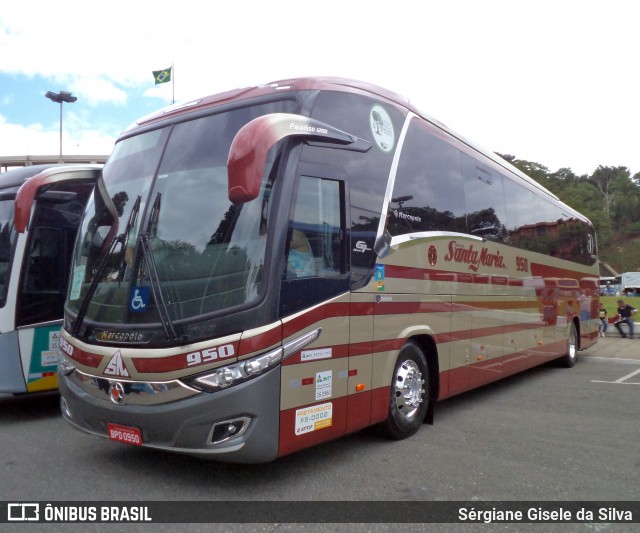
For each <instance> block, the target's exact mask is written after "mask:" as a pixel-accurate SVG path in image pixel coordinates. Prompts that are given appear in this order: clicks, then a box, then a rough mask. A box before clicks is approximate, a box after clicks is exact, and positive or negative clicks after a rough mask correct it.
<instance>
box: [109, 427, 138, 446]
mask: <svg viewBox="0 0 640 533" xmlns="http://www.w3.org/2000/svg"><path fill="white" fill-rule="evenodd" d="M107 433H108V435H109V438H110V439H111V440H115V441H116V442H124V443H125V444H133V445H134V446H142V432H141V431H140V430H139V429H138V428H133V427H130V426H121V425H120V424H107Z"/></svg>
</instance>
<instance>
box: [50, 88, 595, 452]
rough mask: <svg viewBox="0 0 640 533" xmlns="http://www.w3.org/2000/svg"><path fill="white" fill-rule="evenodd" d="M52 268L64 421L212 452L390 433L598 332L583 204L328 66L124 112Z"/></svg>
mask: <svg viewBox="0 0 640 533" xmlns="http://www.w3.org/2000/svg"><path fill="white" fill-rule="evenodd" d="M141 147H144V149H143V150H142V149H141ZM185 147H187V148H185ZM143 169H147V170H143ZM221 191H226V192H223V193H222V194H221ZM194 221H197V222H194ZM69 287H70V290H69V293H68V295H67V300H66V304H65V317H64V325H63V329H62V332H61V338H60V351H61V353H62V356H61V362H60V369H59V376H60V391H61V403H62V413H63V416H64V418H65V420H66V421H67V422H69V423H70V424H71V425H73V426H75V427H76V428H78V429H80V430H83V431H85V432H87V433H91V434H94V435H100V436H102V437H105V438H108V439H111V440H113V441H116V442H121V443H125V444H133V445H136V446H143V447H152V448H158V449H162V450H167V451H175V452H179V453H187V454H193V455H198V456H202V457H207V458H211V459H216V460H221V461H235V462H264V461H271V460H274V459H276V458H278V457H281V456H283V455H287V454H289V453H293V452H296V451H299V450H302V449H304V448H307V447H310V446H314V445H316V444H318V443H321V442H325V441H328V440H331V439H335V438H338V437H340V436H343V435H346V434H348V433H352V432H355V431H358V430H360V429H362V428H365V427H368V426H377V428H378V429H379V430H380V432H381V433H383V434H386V435H387V436H389V437H390V438H393V439H403V438H406V437H409V436H411V435H413V434H414V433H415V432H416V431H418V430H419V429H420V427H421V426H422V424H423V423H424V422H428V423H433V421H434V413H435V406H436V404H437V402H438V401H439V400H442V399H444V398H448V397H451V396H453V395H456V394H459V393H463V392H465V391H468V390H470V389H473V388H476V387H479V386H481V385H484V384H486V383H490V382H492V381H495V380H498V379H501V378H503V377H505V376H508V375H511V374H513V373H515V372H519V371H522V370H524V369H526V368H530V367H532V366H534V365H538V364H541V363H543V362H546V361H550V360H557V361H558V362H560V363H561V364H563V365H564V366H567V367H571V366H573V365H574V364H575V362H576V355H577V352H578V350H580V349H582V348H585V347H587V346H589V345H591V344H592V343H594V342H595V341H596V338H597V324H596V320H597V319H596V315H597V312H596V311H597V307H598V298H597V288H598V269H597V256H596V250H595V239H594V232H593V226H592V225H591V223H590V222H589V221H588V220H587V219H586V218H585V217H583V216H582V215H580V214H579V213H577V212H576V211H575V210H573V209H571V208H570V207H569V206H567V205H565V204H563V203H562V202H560V200H559V199H558V198H557V197H555V196H554V195H553V194H551V193H550V192H549V191H547V190H546V189H544V188H542V187H541V186H540V185H538V184H537V183H536V182H534V181H533V180H531V179H530V178H529V177H527V176H526V175H525V174H523V173H522V172H520V171H519V170H517V169H516V168H514V167H513V166H511V165H510V164H509V163H508V162H507V161H505V160H503V159H502V158H500V157H499V156H497V155H495V154H493V153H491V152H486V151H483V150H482V149H480V148H477V147H474V146H472V145H470V144H469V143H467V142H466V141H463V140H462V139H461V138H460V137H458V136H457V135H456V134H455V133H454V132H452V131H450V130H448V129H447V128H446V127H444V126H443V125H442V124H440V123H435V122H433V121H430V120H429V119H428V118H427V117H425V116H423V115H422V114H421V113H420V112H419V111H418V110H417V109H416V108H414V107H413V106H412V105H411V104H410V103H409V101H408V100H406V99H405V98H403V97H400V96H398V95H396V94H393V93H391V92H389V91H387V90H385V89H382V88H379V87H374V86H371V85H368V84H365V83H359V82H353V81H350V80H343V79H333V78H302V79H294V80H285V81H282V82H276V83H272V84H268V85H263V86H260V87H253V88H247V89H242V90H237V91H231V92H228V93H225V94H222V95H213V96H210V97H206V98H202V99H199V100H197V101H194V102H190V103H188V104H187V105H184V106H180V107H178V108H169V109H167V110H164V111H161V112H158V113H156V114H154V115H151V116H149V117H146V118H144V119H142V120H141V121H139V122H138V123H136V124H135V125H134V126H132V127H131V128H129V129H128V130H127V131H126V132H124V133H123V135H122V136H121V137H120V138H119V139H118V141H117V144H116V149H115V151H114V153H113V155H112V156H111V157H110V159H109V164H108V165H107V166H106V168H105V169H104V172H103V174H102V176H100V178H99V179H98V180H97V182H96V186H95V188H94V190H93V195H92V197H91V199H90V201H89V203H88V207H87V209H86V211H85V213H84V216H83V220H82V223H81V226H80V231H79V233H78V237H77V241H76V245H75V251H74V255H73V259H72V264H71V280H70V283H69ZM549 371H552V370H551V369H549Z"/></svg>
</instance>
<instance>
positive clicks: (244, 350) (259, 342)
mask: <svg viewBox="0 0 640 533" xmlns="http://www.w3.org/2000/svg"><path fill="white" fill-rule="evenodd" d="M281 342H282V326H281V325H280V324H278V325H277V326H275V327H273V328H272V329H270V330H269V331H266V332H264V333H260V334H259V335H254V336H253V337H248V338H244V337H242V338H241V339H240V345H239V347H238V357H242V356H243V355H247V354H250V353H254V352H259V351H263V350H266V349H268V348H271V347H273V346H275V345H278V344H280V343H281Z"/></svg>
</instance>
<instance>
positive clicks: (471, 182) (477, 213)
mask: <svg viewBox="0 0 640 533" xmlns="http://www.w3.org/2000/svg"><path fill="white" fill-rule="evenodd" d="M462 169H463V170H462V172H463V174H464V189H465V198H466V213H467V227H468V228H469V233H470V234H471V235H474V236H476V237H482V238H483V239H487V240H490V241H496V242H508V234H507V228H506V226H505V222H506V221H505V219H506V216H505V207H504V188H503V185H502V175H501V174H499V173H497V172H496V171H495V170H493V169H492V168H490V167H488V166H487V165H483V164H482V163H480V162H479V161H477V160H475V159H473V158H471V157H469V156H468V155H466V154H462Z"/></svg>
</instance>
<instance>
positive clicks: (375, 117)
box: [369, 105, 395, 152]
mask: <svg viewBox="0 0 640 533" xmlns="http://www.w3.org/2000/svg"><path fill="white" fill-rule="evenodd" d="M369 123H370V126H371V133H373V139H374V140H375V142H376V144H377V145H378V148H380V150H382V151H383V152H390V151H391V150H393V145H394V143H395V135H394V133H393V122H391V117H390V116H389V114H388V113H387V112H386V111H385V110H384V108H383V107H382V106H379V105H376V106H373V108H372V109H371V116H370V117H369Z"/></svg>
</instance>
